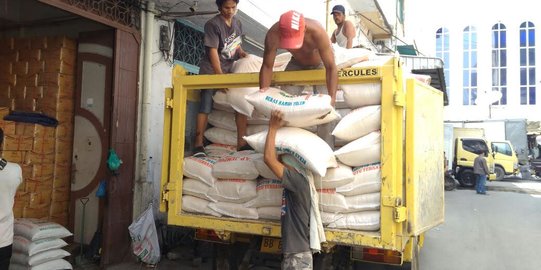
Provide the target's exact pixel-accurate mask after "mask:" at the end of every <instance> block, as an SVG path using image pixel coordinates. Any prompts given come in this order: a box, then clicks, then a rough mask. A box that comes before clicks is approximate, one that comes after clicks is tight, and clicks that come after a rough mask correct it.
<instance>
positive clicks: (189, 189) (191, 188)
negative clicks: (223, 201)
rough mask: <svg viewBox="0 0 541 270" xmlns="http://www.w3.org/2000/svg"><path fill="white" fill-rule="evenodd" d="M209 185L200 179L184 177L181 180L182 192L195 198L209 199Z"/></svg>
mask: <svg viewBox="0 0 541 270" xmlns="http://www.w3.org/2000/svg"><path fill="white" fill-rule="evenodd" d="M209 190H210V186H208V185H207V184H206V183H204V182H203V181H201V180H196V179H190V178H185V179H184V180H182V194H183V195H191V196H194V197H197V198H201V199H204V200H209V201H211V200H212V198H210V197H209V196H208V192H209Z"/></svg>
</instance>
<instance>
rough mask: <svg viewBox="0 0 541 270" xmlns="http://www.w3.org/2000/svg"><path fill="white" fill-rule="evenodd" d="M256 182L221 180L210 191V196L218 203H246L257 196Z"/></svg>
mask: <svg viewBox="0 0 541 270" xmlns="http://www.w3.org/2000/svg"><path fill="white" fill-rule="evenodd" d="M256 186H257V183H256V181H250V180H243V179H220V180H218V181H216V183H215V184H214V186H213V187H212V188H211V189H210V190H209V193H208V196H209V197H210V198H212V199H213V200H215V201H218V202H233V203H240V204H242V203H245V202H247V201H249V200H251V199H253V198H255V197H256V196H257V191H256Z"/></svg>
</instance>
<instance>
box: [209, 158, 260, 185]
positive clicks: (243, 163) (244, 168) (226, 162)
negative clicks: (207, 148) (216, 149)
mask: <svg viewBox="0 0 541 270" xmlns="http://www.w3.org/2000/svg"><path fill="white" fill-rule="evenodd" d="M261 156H263V155H262V154H259V153H255V152H254V151H240V152H236V153H233V154H230V155H226V156H223V157H221V158H220V159H218V161H216V163H215V164H214V166H213V167H212V175H213V176H214V177H216V178H218V179H245V180H254V179H256V178H257V177H258V176H259V171H258V170H257V169H256V167H255V165H254V163H253V162H252V160H253V159H255V158H260V157H261Z"/></svg>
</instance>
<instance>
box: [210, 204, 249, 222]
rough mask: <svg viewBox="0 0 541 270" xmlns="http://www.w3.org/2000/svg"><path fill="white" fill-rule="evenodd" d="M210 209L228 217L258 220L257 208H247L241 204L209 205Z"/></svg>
mask: <svg viewBox="0 0 541 270" xmlns="http://www.w3.org/2000/svg"><path fill="white" fill-rule="evenodd" d="M209 207H210V209H212V210H214V211H216V212H218V213H220V214H222V215H224V216H228V217H234V218H247V219H258V218H259V216H258V214H257V209H256V208H247V207H244V205H242V204H239V203H230V202H216V203H209Z"/></svg>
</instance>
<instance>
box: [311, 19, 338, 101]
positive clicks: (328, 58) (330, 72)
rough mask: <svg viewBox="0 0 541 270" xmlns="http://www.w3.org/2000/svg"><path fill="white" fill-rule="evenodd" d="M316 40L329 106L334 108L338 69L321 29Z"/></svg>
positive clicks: (329, 45) (327, 40)
mask: <svg viewBox="0 0 541 270" xmlns="http://www.w3.org/2000/svg"><path fill="white" fill-rule="evenodd" d="M316 38H317V39H318V44H319V47H318V49H319V56H320V57H321V61H322V62H323V65H324V66H325V78H326V80H327V91H328V92H329V95H330V96H331V104H332V105H333V106H334V103H335V102H336V89H337V88H338V69H337V68H336V64H335V62H334V53H333V50H332V47H331V43H330V41H329V39H328V38H327V34H326V33H325V30H323V28H321V29H319V30H318V32H317V36H316Z"/></svg>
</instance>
